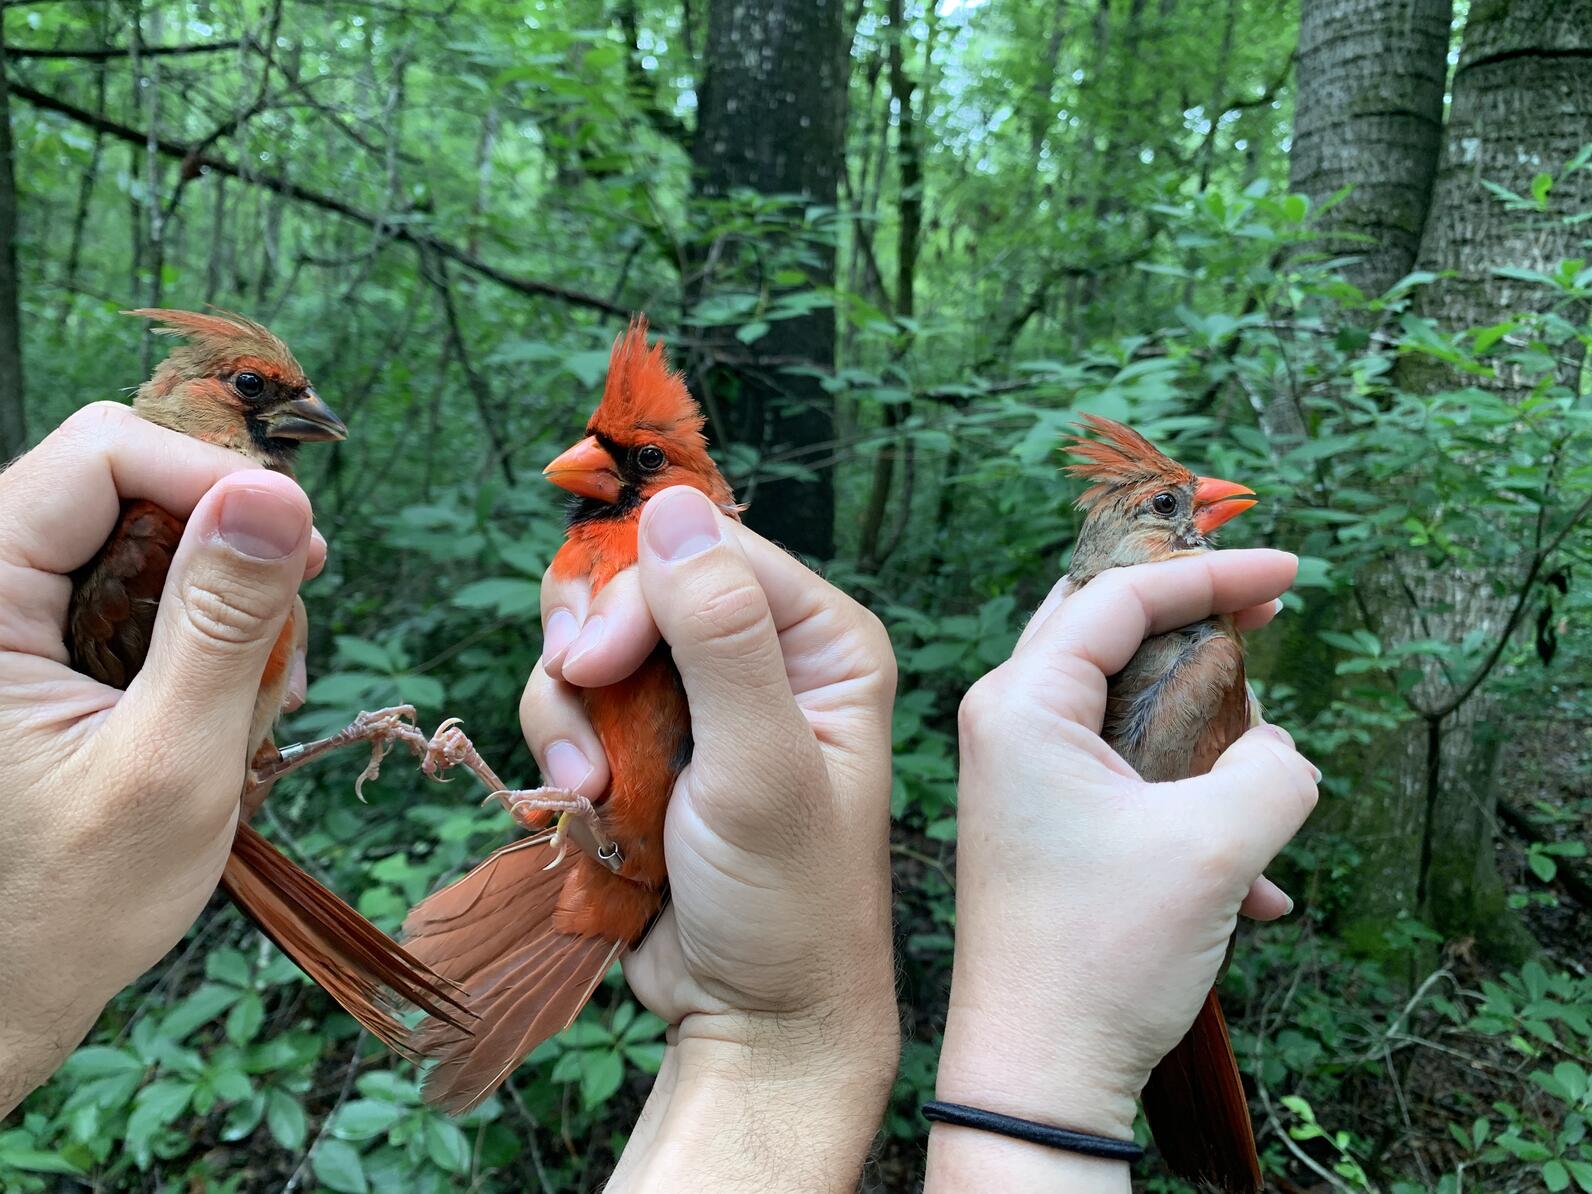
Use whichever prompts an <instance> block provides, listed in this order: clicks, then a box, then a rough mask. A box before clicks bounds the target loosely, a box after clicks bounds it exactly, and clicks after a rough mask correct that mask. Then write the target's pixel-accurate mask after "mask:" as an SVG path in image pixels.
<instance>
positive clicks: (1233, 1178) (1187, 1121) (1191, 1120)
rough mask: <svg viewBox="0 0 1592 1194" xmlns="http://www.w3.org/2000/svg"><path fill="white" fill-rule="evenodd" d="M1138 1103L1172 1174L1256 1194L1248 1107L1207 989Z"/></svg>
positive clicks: (1227, 1193) (1232, 1192) (1256, 1161)
mask: <svg viewBox="0 0 1592 1194" xmlns="http://www.w3.org/2000/svg"><path fill="white" fill-rule="evenodd" d="M1143 1101H1144V1117H1145V1119H1147V1120H1148V1121H1149V1124H1150V1133H1151V1134H1152V1135H1153V1136H1154V1137H1155V1145H1156V1147H1157V1148H1158V1149H1160V1151H1161V1156H1162V1158H1163V1159H1164V1160H1165V1161H1166V1164H1167V1167H1168V1168H1169V1169H1171V1170H1172V1172H1173V1173H1175V1174H1177V1176H1178V1177H1180V1178H1182V1179H1183V1180H1184V1181H1188V1182H1193V1183H1195V1184H1196V1185H1204V1186H1206V1187H1209V1188H1214V1189H1216V1190H1220V1191H1222V1194H1259V1191H1260V1189H1261V1187H1262V1185H1263V1179H1262V1178H1261V1174H1260V1158H1259V1156H1258V1155H1257V1154H1256V1152H1255V1132H1254V1129H1253V1128H1252V1127H1251V1126H1250V1122H1249V1101H1248V1098H1247V1096H1246V1095H1245V1094H1244V1082H1243V1079H1242V1078H1241V1077H1240V1076H1239V1073H1238V1062H1237V1061H1236V1060H1235V1059H1234V1057H1233V1045H1232V1042H1231V1041H1230V1040H1228V1037H1227V1021H1226V1020H1225V1019H1223V1017H1222V1007H1221V1004H1219V1003H1218V1002H1217V1001H1216V992H1215V991H1212V992H1211V993H1210V994H1209V995H1207V996H1206V997H1205V1006H1204V1007H1202V1008H1201V1009H1200V1014H1199V1018H1198V1019H1196V1020H1195V1021H1194V1026H1193V1027H1192V1028H1190V1029H1189V1031H1188V1035H1187V1036H1185V1037H1184V1038H1183V1039H1182V1040H1181V1041H1179V1042H1178V1044H1177V1047H1176V1048H1174V1049H1173V1050H1172V1051H1171V1052H1170V1053H1168V1054H1167V1055H1166V1056H1165V1057H1163V1058H1162V1059H1161V1064H1160V1065H1158V1066H1156V1067H1155V1069H1154V1071H1153V1072H1152V1073H1151V1074H1150V1081H1149V1082H1148V1084H1146V1086H1145V1088H1144V1095H1143Z"/></svg>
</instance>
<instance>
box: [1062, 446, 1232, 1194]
mask: <svg viewBox="0 0 1592 1194" xmlns="http://www.w3.org/2000/svg"><path fill="white" fill-rule="evenodd" d="M1084 420H1085V422H1086V423H1087V424H1088V426H1089V428H1091V429H1092V430H1093V431H1094V432H1095V433H1096V435H1097V436H1098V437H1099V438H1098V439H1094V440H1088V439H1081V438H1080V439H1078V440H1077V441H1075V442H1074V443H1073V444H1072V445H1071V447H1070V450H1071V452H1072V454H1073V455H1074V456H1076V457H1078V458H1080V460H1081V461H1082V463H1079V464H1074V465H1069V466H1068V468H1067V471H1068V472H1069V473H1071V474H1073V475H1074V476H1079V477H1083V478H1085V479H1086V480H1089V481H1092V482H1093V485H1092V486H1091V487H1090V488H1089V489H1088V490H1086V491H1085V492H1084V494H1083V496H1082V497H1081V498H1079V499H1078V506H1079V508H1080V509H1082V510H1084V511H1085V512H1086V516H1085V518H1084V523H1083V528H1082V530H1081V531H1079V533H1078V542H1077V544H1076V546H1075V547H1074V548H1073V556H1072V565H1071V567H1070V568H1069V569H1068V571H1067V575H1068V578H1069V579H1070V580H1071V581H1072V583H1073V585H1074V587H1082V586H1083V585H1086V584H1088V583H1089V581H1091V580H1092V579H1094V578H1095V577H1096V576H1098V575H1100V573H1101V572H1103V571H1105V570H1106V569H1107V568H1124V567H1127V566H1129V565H1131V564H1145V563H1151V562H1153V561H1156V560H1167V559H1171V558H1173V557H1174V556H1181V555H1190V554H1194V553H1197V552H1204V551H1210V550H1211V548H1212V546H1213V545H1212V542H1211V534H1212V533H1213V532H1214V531H1215V530H1216V528H1218V527H1219V526H1221V525H1222V524H1223V523H1225V522H1227V521H1228V520H1229V519H1231V518H1232V517H1233V516H1234V515H1236V514H1239V513H1241V512H1243V511H1244V510H1246V509H1248V508H1249V507H1250V506H1253V505H1254V504H1255V496H1254V491H1253V490H1251V489H1246V488H1245V487H1244V486H1242V485H1235V484H1234V483H1233V482H1231V481H1218V480H1216V479H1215V478H1212V477H1196V476H1195V475H1194V474H1193V473H1191V472H1189V471H1188V469H1186V468H1184V467H1183V466H1182V465H1181V464H1178V463H1177V461H1175V460H1172V459H1170V458H1169V457H1167V456H1165V455H1163V454H1162V453H1161V452H1160V451H1158V450H1157V449H1156V447H1155V445H1154V444H1152V443H1150V441H1149V440H1147V439H1145V438H1144V437H1143V436H1142V435H1140V434H1139V433H1138V432H1136V431H1133V430H1130V429H1129V428H1127V427H1124V426H1123V425H1122V424H1120V423H1113V422H1112V421H1111V420H1110V419H1102V418H1099V417H1098V416H1095V415H1085V416H1084ZM1251 717H1252V710H1251V706H1250V700H1249V691H1248V687H1247V686H1246V685H1245V683H1244V647H1243V642H1242V640H1241V639H1240V637H1239V634H1238V630H1237V628H1236V627H1235V626H1234V625H1233V620H1232V618H1230V617H1226V616H1223V617H1219V618H1207V619H1206V620H1205V621H1203V622H1196V623H1195V624H1194V625H1192V626H1185V627H1184V628H1183V629H1182V630H1176V631H1173V632H1172V633H1170V634H1159V635H1156V636H1155V637H1154V638H1149V639H1146V640H1145V641H1144V645H1143V646H1141V647H1140V648H1139V650H1138V653H1137V654H1135V655H1134V657H1133V658H1132V659H1131V660H1129V661H1128V665H1127V667H1125V668H1123V669H1122V671H1120V672H1119V673H1117V675H1115V676H1113V677H1112V678H1111V681H1110V685H1109V688H1108V692H1107V696H1106V715H1105V725H1104V727H1103V729H1102V730H1101V735H1102V737H1104V738H1105V740H1106V742H1107V743H1108V744H1109V745H1110V746H1111V747H1112V749H1114V750H1115V751H1116V752H1117V753H1118V754H1119V755H1121V756H1122V758H1123V759H1124V760H1126V761H1127V763H1128V764H1129V765H1130V766H1131V767H1132V768H1133V769H1134V770H1135V771H1137V772H1138V773H1139V775H1141V776H1142V777H1144V778H1145V779H1147V780H1150V781H1152V782H1160V781H1164V780H1176V779H1186V778H1188V777H1189V776H1191V775H1203V774H1205V773H1206V772H1207V771H1209V770H1210V769H1211V767H1212V766H1213V765H1214V764H1215V762H1216V759H1217V757H1218V756H1219V755H1220V754H1221V753H1222V752H1223V751H1224V750H1226V749H1227V748H1228V747H1229V746H1230V745H1232V743H1233V742H1235V741H1236V740H1237V739H1238V738H1239V737H1240V736H1241V735H1242V734H1243V733H1244V731H1245V730H1247V729H1248V728H1249V726H1250V724H1251ZM1229 948H1231V947H1230V946H1229ZM1143 1098H1144V1114H1145V1118H1146V1119H1148V1120H1149V1123H1150V1131H1151V1132H1152V1133H1153V1134H1154V1136H1155V1143H1156V1145H1157V1147H1159V1148H1160V1150H1161V1155H1162V1156H1163V1157H1164V1158H1165V1159H1166V1163H1167V1165H1168V1166H1169V1167H1170V1168H1171V1170H1172V1172H1174V1173H1175V1174H1177V1175H1178V1176H1179V1177H1181V1178H1184V1179H1185V1180H1187V1181H1191V1182H1195V1183H1207V1184H1209V1185H1212V1186H1214V1187H1216V1188H1217V1189H1219V1190H1222V1191H1227V1192H1229V1194H1252V1192H1255V1191H1259V1190H1260V1188H1261V1176H1260V1160H1259V1158H1258V1156H1257V1155H1256V1153H1255V1136H1254V1132H1253V1130H1252V1129H1251V1127H1250V1122H1249V1104H1248V1100H1247V1099H1246V1097H1245V1095H1244V1084H1243V1080H1242V1079H1241V1078H1240V1077H1239V1073H1238V1063H1237V1061H1236V1060H1235V1058H1234V1057H1233V1046H1232V1044H1231V1043H1230V1042H1229V1041H1228V1039H1227V1023H1226V1021H1225V1020H1224V1019H1223V1018H1222V1009H1221V1006H1220V1005H1219V1004H1218V1003H1217V1002H1216V992H1215V991H1214V990H1213V991H1212V992H1211V993H1210V994H1209V995H1208V996H1206V999H1205V1005H1204V1006H1203V1007H1202V1008H1201V1009H1200V1014H1199V1018H1198V1019H1197V1020H1195V1021H1194V1026H1193V1027H1192V1028H1191V1029H1189V1032H1188V1035H1187V1036H1185V1037H1184V1038H1183V1040H1182V1041H1181V1042H1180V1043H1179V1044H1178V1045H1177V1046H1176V1047H1175V1048H1174V1049H1173V1050H1172V1051H1171V1052H1170V1053H1168V1054H1167V1055H1166V1057H1165V1058H1163V1059H1162V1061H1161V1063H1160V1065H1158V1066H1156V1068H1155V1070H1154V1071H1153V1072H1152V1073H1151V1074H1150V1081H1149V1083H1148V1084H1147V1085H1146V1086H1145V1088H1144V1096H1143Z"/></svg>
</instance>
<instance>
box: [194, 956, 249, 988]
mask: <svg viewBox="0 0 1592 1194" xmlns="http://www.w3.org/2000/svg"><path fill="white" fill-rule="evenodd" d="M205 977H206V978H213V979H215V980H216V981H217V982H223V983H231V984H232V985H233V986H234V987H247V986H249V985H251V984H252V983H253V982H254V976H253V973H252V972H251V971H250V969H249V963H248V960H247V959H246V958H245V957H244V956H243V955H242V954H241V953H239V952H238V951H237V950H235V949H218V950H216V951H215V953H213V954H210V955H209V956H208V957H206V958H205Z"/></svg>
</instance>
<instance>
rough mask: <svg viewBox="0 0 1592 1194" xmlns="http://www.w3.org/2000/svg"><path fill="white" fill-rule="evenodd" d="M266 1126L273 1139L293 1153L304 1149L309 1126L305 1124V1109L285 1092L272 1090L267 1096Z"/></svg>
mask: <svg viewBox="0 0 1592 1194" xmlns="http://www.w3.org/2000/svg"><path fill="white" fill-rule="evenodd" d="M265 1126H266V1127H267V1128H269V1129H270V1131H271V1139H273V1140H275V1141H276V1142H277V1143H278V1144H280V1145H281V1146H282V1147H283V1148H285V1149H287V1150H288V1151H289V1152H292V1151H294V1150H296V1149H300V1148H303V1147H304V1138H305V1136H307V1135H308V1126H307V1125H306V1124H305V1122H304V1108H303V1107H301V1106H299V1102H298V1100H297V1099H295V1098H294V1097H293V1096H292V1095H290V1094H288V1093H287V1091H285V1090H278V1089H276V1088H274V1087H273V1088H272V1089H271V1090H270V1091H269V1092H268V1093H267V1094H266V1096H265Z"/></svg>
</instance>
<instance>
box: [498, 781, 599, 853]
mask: <svg viewBox="0 0 1592 1194" xmlns="http://www.w3.org/2000/svg"><path fill="white" fill-rule="evenodd" d="M487 800H498V801H501V802H502V804H503V807H504V808H505V809H507V810H508V814H509V816H511V817H513V818H514V823H515V824H516V825H518V826H519V827H520V828H522V829H525V830H528V831H530V832H533V833H535V832H540V831H541V830H542V828H543V827H544V826H545V824H546V820H547V814H549V813H557V814H558V822H557V824H556V825H555V826H554V827H553V833H552V836H551V837H549V838H548V839H547V844H548V845H549V846H551V847H552V848H553V851H554V854H553V859H552V861H551V862H549V863H548V864H547V866H546V867H544V868H543V869H544V870H552V869H553V868H554V867H556V866H557V865H558V864H559V863H561V862H563V861H564V856H565V855H566V854H567V853H568V851H569V843H570V842H572V841H573V842H574V843H575V845H577V846H579V847H580V848H581V849H582V850H583V851H585V852H586V853H587V854H590V855H591V856H592V857H593V858H595V859H596V860H597V861H598V862H600V863H602V864H603V866H605V867H607V868H608V869H609V870H610V871H614V872H616V873H617V872H618V871H619V870H620V868H622V867H623V866H624V865H625V860H624V855H623V854H622V853H621V852H620V850H619V843H618V842H616V841H614V840H613V838H611V837H609V836H608V833H607V831H605V830H604V829H603V827H602V817H601V815H600V814H599V813H598V812H597V808H596V806H595V805H593V804H592V802H591V801H590V800H588V799H587V798H586V797H584V796H582V795H581V794H580V793H579V792H571V791H568V790H566V789H563V788H533V789H530V790H528V791H523V792H507V791H503V792H494V793H492V795H491V796H488V797H487ZM483 803H484V802H483Z"/></svg>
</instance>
